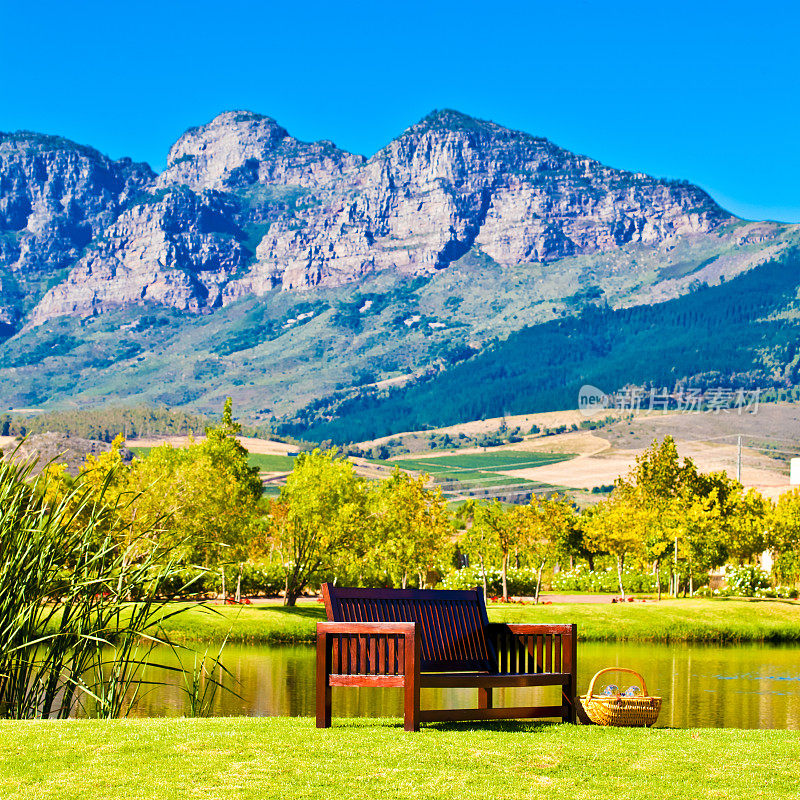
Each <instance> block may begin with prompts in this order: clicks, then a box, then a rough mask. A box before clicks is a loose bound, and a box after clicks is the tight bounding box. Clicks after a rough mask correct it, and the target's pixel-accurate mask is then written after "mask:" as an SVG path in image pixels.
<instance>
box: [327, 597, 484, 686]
mask: <svg viewBox="0 0 800 800" xmlns="http://www.w3.org/2000/svg"><path fill="white" fill-rule="evenodd" d="M322 596H323V599H324V600H325V609H326V611H327V613H328V620H329V621H331V622H416V623H417V626H418V628H419V629H420V633H421V639H422V658H421V662H420V669H422V670H423V671H427V672H446V671H457V670H479V671H484V670H486V671H489V670H490V669H491V667H490V663H491V661H492V659H491V658H490V645H489V643H488V641H487V638H486V626H487V625H488V624H489V621H488V618H487V616H486V606H485V604H484V602H483V592H482V591H480V590H479V589H465V590H457V591H453V590H443V589H441V590H440V589H349V588H342V587H337V586H333V585H331V584H329V583H325V584H323V586H322Z"/></svg>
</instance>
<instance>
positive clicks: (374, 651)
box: [317, 622, 422, 679]
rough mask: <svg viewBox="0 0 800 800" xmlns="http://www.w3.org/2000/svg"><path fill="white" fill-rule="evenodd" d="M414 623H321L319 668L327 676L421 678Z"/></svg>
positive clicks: (419, 647)
mask: <svg viewBox="0 0 800 800" xmlns="http://www.w3.org/2000/svg"><path fill="white" fill-rule="evenodd" d="M421 654H422V645H421V638H420V629H419V628H418V627H417V624H416V623H415V622H318V623H317V667H318V669H319V670H321V671H322V672H324V674H325V675H362V676H363V675H372V676H376V677H381V678H384V679H385V678H387V677H389V676H399V675H410V674H414V673H416V674H419V666H420V657H421Z"/></svg>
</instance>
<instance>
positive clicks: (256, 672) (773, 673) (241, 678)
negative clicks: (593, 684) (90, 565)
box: [134, 643, 800, 729]
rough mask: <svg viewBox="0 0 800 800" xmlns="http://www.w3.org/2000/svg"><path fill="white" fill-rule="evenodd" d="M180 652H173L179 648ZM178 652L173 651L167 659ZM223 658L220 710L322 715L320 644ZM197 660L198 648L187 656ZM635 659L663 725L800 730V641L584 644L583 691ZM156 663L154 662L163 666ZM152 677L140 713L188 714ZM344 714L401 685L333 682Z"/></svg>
mask: <svg viewBox="0 0 800 800" xmlns="http://www.w3.org/2000/svg"><path fill="white" fill-rule="evenodd" d="M170 658H171V656H170ZM168 660H169V658H165V663H166V661H168ZM222 660H223V663H224V664H225V666H226V668H227V669H228V670H229V671H230V673H231V674H232V676H233V677H235V679H236V681H238V684H233V682H232V681H231V680H228V679H226V681H225V682H226V683H228V684H229V685H232V686H233V688H234V689H235V691H237V692H238V694H239V695H240V698H239V697H235V696H234V695H233V694H231V693H229V692H220V693H219V694H218V696H217V697H216V698H215V701H214V705H213V714H215V715H249V716H287V715H288V716H312V715H313V714H314V669H315V655H314V648H313V647H312V646H310V645H297V646H263V645H249V646H233V645H229V646H228V647H226V649H225V651H224V655H223V659H222ZM185 661H186V663H188V664H190V665H191V663H192V657H191V656H188V657H186V658H185ZM609 666H626V667H631V668H633V669H635V670H637V671H638V672H641V673H642V674H643V675H644V677H645V679H646V681H647V685H648V689H649V690H650V693H651V694H654V695H661V696H662V697H663V698H664V702H663V706H662V710H661V715H660V717H659V720H658V725H659V726H669V727H681V728H683V727H715V728H790V729H800V648H798V647H797V646H786V647H781V646H775V645H752V644H748V645H742V646H735V647H719V646H716V647H712V646H700V645H665V644H607V643H603V644H600V643H581V644H579V645H578V687H579V691H580V693H581V694H585V693H586V688H587V686H588V684H589V680H590V679H591V677H592V675H594V673H595V672H596V671H597V670H599V669H601V668H602V667H609ZM155 672H156V671H153V673H155ZM153 673H151V675H150V676H149V677H151V678H154V679H156V680H159V681H169V682H170V683H169V684H166V685H163V686H158V687H155V688H153V689H151V690H150V692H149V693H148V694H147V695H146V696H144V697H141V698H140V699H139V700H138V702H137V706H136V708H135V710H134V714H136V715H139V716H178V715H181V714H184V713H186V695H185V693H184V692H182V691H181V688H180V685H179V683H180V676H179V675H178V674H177V673H174V672H168V671H166V670H164V671H161V670H158V673H159V674H157V675H156V674H153ZM632 679H633V676H631V675H627V674H625V673H617V674H614V673H609V674H608V675H604V676H601V678H600V679H599V680H598V686H599V687H600V688H601V689H602V687H603V686H605V685H606V684H607V683H614V684H617V685H619V686H620V687H621V688H622V689H625V688H627V687H628V686H629V685H630V684H631V682H632ZM476 694H477V692H476V690H474V689H473V690H470V689H445V690H443V689H423V690H422V698H421V700H422V707H423V708H431V707H443V706H449V707H459V706H460V707H474V706H475V705H476V702H475V701H476ZM495 697H496V700H495V702H496V704H497V705H501V704H503V705H528V704H530V702H531V701H533V703H535V704H542V705H551V704H554V703H558V702H559V700H558V689H557V688H554V687H542V688H535V689H505V690H502V689H501V690H495ZM333 714H334V717H336V716H340V717H343V716H383V717H388V716H395V717H399V716H401V714H402V690H401V689H352V688H348V689H344V688H334V690H333Z"/></svg>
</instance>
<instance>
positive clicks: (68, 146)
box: [0, 109, 800, 424]
mask: <svg viewBox="0 0 800 800" xmlns="http://www.w3.org/2000/svg"><path fill="white" fill-rule="evenodd" d="M26 137H27V138H26ZM799 230H800V228H798V226H792V225H783V224H779V223H769V222H745V221H743V220H739V219H737V218H736V217H734V216H732V215H730V214H729V213H728V212H726V211H725V210H724V209H722V208H721V207H720V206H719V205H718V204H717V203H716V202H715V201H714V200H713V199H712V198H711V197H710V196H709V195H708V194H707V193H706V192H704V191H703V190H702V189H699V188H698V187H695V186H693V185H692V184H690V183H688V182H686V181H675V180H665V179H657V178H651V177H649V176H647V175H644V174H642V173H635V172H628V171H625V170H618V169H613V168H611V167H606V166H604V165H602V164H601V163H599V162H597V161H595V160H593V159H591V158H588V157H586V156H581V155H575V154H572V153H570V152H569V151H567V150H564V149H563V148H560V147H558V146H557V145H555V144H553V143H552V142H550V141H549V140H547V139H544V138H543V137H539V136H533V135H531V134H527V133H524V132H521V131H513V130H511V129H508V128H504V127H503V126H501V125H499V124H497V123H494V122H489V121H485V120H477V119H475V118H473V117H470V116H468V115H465V114H461V113H460V112H456V111H453V110H450V109H443V110H441V111H436V112H432V113H431V114H429V115H427V116H426V117H424V118H423V119H422V120H420V121H418V122H417V123H415V124H414V125H411V126H410V127H409V128H407V129H406V130H405V131H404V132H403V133H401V134H400V135H399V136H397V137H396V138H395V139H393V140H392V141H391V142H389V143H388V144H387V145H386V146H384V147H383V148H381V149H380V150H378V151H377V152H376V153H374V154H373V155H372V156H369V157H366V156H363V155H358V154H353V153H348V152H346V151H344V150H342V149H340V148H338V147H336V146H335V145H334V144H333V143H332V142H329V141H327V140H321V141H318V142H302V141H300V140H297V139H295V138H294V137H292V136H291V135H290V133H289V132H288V131H287V130H286V129H285V128H283V127H282V126H280V125H279V123H277V122H276V121H275V120H273V119H271V118H269V117H266V116H264V115H260V114H256V113H255V112H244V111H230V112H224V113H223V114H220V115H217V116H216V117H215V118H214V119H213V120H211V121H210V122H208V123H206V124H204V125H201V126H198V127H196V128H190V129H188V130H187V131H186V132H185V133H184V134H182V136H181V137H179V138H178V139H177V141H176V142H175V143H174V144H173V145H172V147H171V148H170V153H169V159H168V163H167V166H166V168H165V169H164V170H163V171H162V172H161V173H160V174H156V173H154V172H153V171H152V170H151V169H150V167H149V166H147V165H145V164H137V163H135V162H133V161H131V160H130V159H118V160H112V159H109V158H108V157H106V156H104V155H103V154H102V153H99V152H98V151H96V150H94V149H93V148H88V147H84V146H82V145H76V144H74V143H71V142H69V141H67V140H63V139H60V138H59V137H47V136H39V135H37V134H29V135H26V136H22V135H17V134H7V135H4V136H0V386H1V387H2V388H1V389H0V405H7V406H8V407H33V406H44V407H47V408H57V407H58V408H60V407H76V406H77V407H82V406H93V405H101V404H107V403H109V402H116V403H119V402H126V403H127V402H133V403H136V404H139V403H148V402H154V403H159V404H166V405H170V406H176V407H185V408H187V409H191V410H193V411H200V412H202V413H215V412H216V411H217V410H218V407H219V405H220V403H221V398H223V397H225V396H227V395H231V396H233V397H234V401H235V403H236V404H237V408H238V409H240V413H242V415H243V418H246V419H247V420H248V421H249V422H250V423H252V424H266V423H268V422H269V421H270V420H272V419H274V420H280V419H283V420H287V419H291V417H292V415H293V414H295V413H296V412H298V411H299V410H301V409H304V408H307V407H309V405H310V404H311V405H313V404H314V403H315V402H317V401H318V400H319V399H320V398H323V397H330V396H332V395H335V394H336V393H337V392H344V393H347V392H349V391H356V392H357V391H359V389H360V387H363V386H367V385H371V384H376V383H377V384H381V383H382V382H384V381H412V382H413V381H416V380H420V379H422V378H423V377H425V376H430V375H432V374H436V373H437V372H439V371H447V370H449V369H450V368H452V367H453V365H454V364H460V363H462V362H467V363H469V362H470V359H472V358H473V357H474V356H475V355H476V354H479V353H481V352H482V351H483V350H484V349H485V348H486V347H489V346H491V345H492V343H493V342H496V341H502V340H503V339H505V338H507V337H509V336H510V335H512V334H514V333H515V332H516V331H519V330H520V329H522V328H525V327H529V326H537V325H541V324H543V323H549V322H552V321H553V320H557V319H560V318H571V317H574V316H577V315H580V314H581V313H582V311H583V310H584V309H585V308H587V307H591V306H608V307H609V308H611V309H619V308H625V307H630V306H636V305H643V304H654V303H661V302H663V301H666V300H670V299H673V298H675V297H680V296H682V295H685V294H688V293H692V292H693V291H695V290H696V289H697V287H699V286H702V285H704V284H708V285H711V286H718V285H719V284H720V283H722V282H723V281H725V280H730V279H732V278H735V276H737V275H739V274H742V273H746V272H748V271H750V270H752V269H753V268H754V267H756V266H758V265H759V264H762V263H765V262H766V261H769V260H770V259H774V258H776V257H778V256H779V255H780V254H781V253H782V252H783V251H784V250H786V248H788V247H791V246H793V245H794V244H796V243H797V242H798V240H800V233H799V232H798V231H799ZM713 296H716V295H713ZM3 339H4V340H5V341H3ZM567 357H568V356H567ZM426 379H427V378H426ZM609 388H610V387H609ZM409 396H411V395H409Z"/></svg>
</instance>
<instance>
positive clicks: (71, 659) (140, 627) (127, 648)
mask: <svg viewBox="0 0 800 800" xmlns="http://www.w3.org/2000/svg"><path fill="white" fill-rule="evenodd" d="M34 467H35V462H34V461H27V462H22V463H20V462H19V461H15V460H14V459H13V458H12V460H2V461H0V716H2V717H6V718H15V719H23V718H35V717H41V718H46V717H56V718H63V717H68V716H72V715H76V714H80V715H87V716H92V717H101V718H103V717H104V718H110V717H119V716H124V715H126V714H127V713H128V712H129V711H130V708H131V705H132V704H133V703H134V702H135V700H136V698H137V696H138V695H139V694H140V693H141V692H142V691H146V689H147V687H148V683H149V681H148V678H147V672H148V670H147V667H148V666H149V665H151V664H153V657H154V652H155V649H156V647H157V645H159V644H164V643H166V641H165V640H164V638H163V636H162V635H161V634H160V633H159V630H160V627H159V626H160V623H161V621H163V620H165V619H167V618H169V617H170V616H172V615H174V614H175V613H181V611H182V609H181V608H178V609H176V610H174V611H171V610H170V609H169V607H168V605H167V604H168V600H169V597H168V596H166V595H165V592H164V591H163V589H164V587H165V586H167V585H168V584H169V583H170V581H172V582H173V584H174V575H175V572H176V571H177V569H178V565H177V564H176V563H175V561H174V559H172V558H171V557H170V554H169V553H165V552H163V551H159V549H158V546H157V536H155V535H154V534H155V533H157V526H158V524H159V523H158V522H156V523H154V524H151V525H150V526H147V527H145V528H144V529H137V530H134V529H133V524H132V522H130V521H129V522H125V521H124V520H126V519H128V520H130V519H131V515H129V514H128V515H126V514H123V513H120V512H121V511H122V510H124V509H123V508H122V506H124V504H126V503H130V502H132V501H133V500H134V499H135V498H132V497H128V498H125V499H120V497H119V496H118V495H117V496H116V497H115V496H114V492H112V491H110V489H109V485H110V482H111V479H112V475H111V474H110V475H109V476H108V477H107V478H106V480H105V482H104V483H103V485H102V486H101V487H100V488H99V490H98V489H94V490H93V489H92V488H90V487H89V486H87V485H85V484H84V483H82V482H81V481H80V480H78V481H76V482H75V483H74V484H73V485H72V487H71V488H68V489H65V490H62V491H55V483H54V480H53V479H52V477H50V476H49V471H48V470H47V469H45V470H44V471H43V472H42V473H41V474H40V475H39V476H35V475H34ZM133 518H134V519H135V515H134V516H133Z"/></svg>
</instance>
